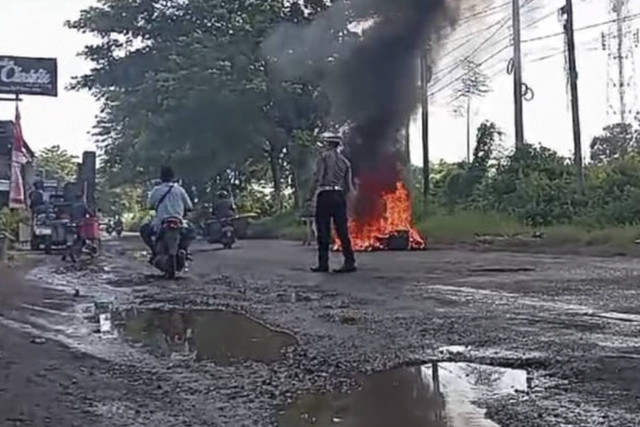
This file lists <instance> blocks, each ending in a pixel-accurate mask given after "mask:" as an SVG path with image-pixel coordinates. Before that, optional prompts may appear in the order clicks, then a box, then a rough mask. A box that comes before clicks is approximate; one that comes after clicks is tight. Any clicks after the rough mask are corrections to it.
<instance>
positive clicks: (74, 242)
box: [62, 218, 102, 263]
mask: <svg viewBox="0 0 640 427" xmlns="http://www.w3.org/2000/svg"><path fill="white" fill-rule="evenodd" d="M67 242H68V243H67V250H66V251H65V253H64V254H63V255H62V260H63V261H66V260H69V261H71V262H73V263H76V262H78V260H79V259H80V257H81V256H82V255H88V256H89V257H90V258H92V259H93V258H96V257H97V256H98V255H100V249H101V246H102V242H101V240H100V224H99V222H98V219H97V218H86V219H85V220H83V221H81V222H80V224H71V223H69V224H67Z"/></svg>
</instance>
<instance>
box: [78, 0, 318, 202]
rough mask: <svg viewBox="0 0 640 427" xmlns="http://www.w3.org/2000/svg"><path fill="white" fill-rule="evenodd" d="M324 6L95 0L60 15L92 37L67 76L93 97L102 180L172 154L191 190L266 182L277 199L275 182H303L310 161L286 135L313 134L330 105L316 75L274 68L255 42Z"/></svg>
mask: <svg viewBox="0 0 640 427" xmlns="http://www.w3.org/2000/svg"><path fill="white" fill-rule="evenodd" d="M325 6H326V4H325V3H324V2H323V1H322V0H315V1H305V2H304V3H303V4H300V3H298V2H292V3H291V2H285V1H282V0H262V1H259V2H256V1H251V0H215V1H214V0H212V1H201V0H185V1H181V2H171V1H166V0H101V1H100V2H99V6H95V7H90V8H88V9H86V10H84V11H82V13H81V15H80V17H79V18H78V19H76V20H75V21H70V22H68V23H67V25H68V26H69V27H70V28H73V29H76V30H78V31H81V32H85V33H91V34H93V35H94V36H96V37H97V38H98V41H97V43H95V44H93V45H90V46H87V47H86V48H85V49H84V50H83V51H82V53H81V54H82V56H83V57H84V58H86V59H87V60H89V61H91V62H92V63H93V64H94V68H93V69H92V70H91V72H90V73H88V74H86V75H83V76H78V77H77V78H76V79H75V80H74V82H73V83H72V85H71V87H72V88H74V89H78V90H88V91H91V93H93V94H94V95H95V96H96V97H97V98H98V99H99V100H101V102H102V110H101V113H100V117H99V120H98V124H97V127H96V132H95V136H96V138H97V141H98V143H99V146H100V149H101V154H102V170H101V173H102V174H103V175H105V176H107V180H108V181H109V183H110V185H112V186H117V185H120V184H123V183H127V182H132V181H139V182H142V181H144V180H147V179H149V178H150V177H152V176H154V175H155V173H156V171H157V169H158V167H159V166H160V165H162V164H165V163H170V164H171V165H172V166H173V167H174V168H175V169H176V171H177V172H178V174H179V175H180V177H181V178H182V179H183V180H184V181H185V182H187V183H189V186H190V187H191V188H192V189H193V191H194V192H195V193H196V197H198V196H202V197H208V194H209V193H211V190H212V188H213V187H216V186H223V187H226V188H231V189H232V190H235V191H242V190H243V189H246V188H247V186H248V184H249V183H266V182H267V181H270V182H271V184H272V188H273V190H274V193H275V198H276V199H278V203H279V204H281V203H282V200H280V199H281V198H282V197H283V192H284V191H283V186H284V185H286V184H289V183H291V184H292V185H294V187H295V185H297V183H300V182H302V181H303V179H300V178H299V176H301V175H304V173H305V168H307V167H308V165H307V164H306V162H305V161H303V160H301V158H300V156H299V152H300V151H304V150H307V149H308V147H307V146H306V145H303V146H300V145H299V144H298V143H299V142H300V141H301V139H300V138H297V137H295V135H299V134H300V132H303V133H304V132H306V133H308V134H315V133H317V131H318V129H320V128H321V127H322V126H323V123H324V120H325V117H326V115H327V111H328V107H327V104H326V101H325V97H324V95H323V93H322V92H321V90H320V89H319V87H318V86H314V85H313V84H311V83H308V82H306V83H302V82H293V81H281V80H277V79H274V78H273V77H272V76H271V75H270V73H269V70H268V67H267V64H266V62H265V59H264V58H263V56H262V54H261V51H260V46H261V42H262V41H263V40H264V38H265V37H266V35H267V33H268V32H269V31H270V30H271V29H273V27H274V25H276V24H277V23H279V22H282V21H284V20H289V21H293V22H300V21H303V20H305V19H307V17H308V16H309V15H310V14H312V13H316V12H318V11H320V10H321V9H322V8H323V7H325ZM303 140H304V138H303ZM296 175H298V177H297V176H296ZM294 189H295V190H296V192H297V190H298V189H297V188H294Z"/></svg>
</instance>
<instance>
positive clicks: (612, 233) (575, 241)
mask: <svg viewBox="0 0 640 427" xmlns="http://www.w3.org/2000/svg"><path fill="white" fill-rule="evenodd" d="M544 233H545V239H544V240H545V243H547V244H548V245H553V246H567V245H579V246H612V247H617V248H621V249H629V248H631V247H633V246H635V243H634V242H635V240H636V239H637V238H638V237H640V227H639V226H620V227H606V228H601V229H595V230H588V229H585V228H582V227H579V226H576V225H557V226H552V227H549V228H547V229H545V230H544Z"/></svg>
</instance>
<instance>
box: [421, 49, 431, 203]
mask: <svg viewBox="0 0 640 427" xmlns="http://www.w3.org/2000/svg"><path fill="white" fill-rule="evenodd" d="M430 81H431V66H430V65H429V51H428V49H423V50H422V52H421V53H420V86H421V88H422V109H421V110H422V192H423V194H422V195H423V197H424V201H423V203H424V204H425V206H426V204H427V199H428V197H429V189H430V188H429V187H430V183H429V179H430V174H431V171H430V167H429V82H430Z"/></svg>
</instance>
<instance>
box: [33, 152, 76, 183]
mask: <svg viewBox="0 0 640 427" xmlns="http://www.w3.org/2000/svg"><path fill="white" fill-rule="evenodd" d="M36 164H37V167H38V169H39V170H41V171H43V172H44V176H45V178H46V179H61V180H62V181H64V182H70V181H73V180H75V178H76V173H77V169H78V167H77V165H78V157H77V156H74V155H72V154H70V153H69V152H68V151H67V150H65V149H64V148H62V147H60V146H59V145H52V146H50V147H47V148H44V149H43V150H41V151H40V152H39V153H38V154H37V158H36Z"/></svg>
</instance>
